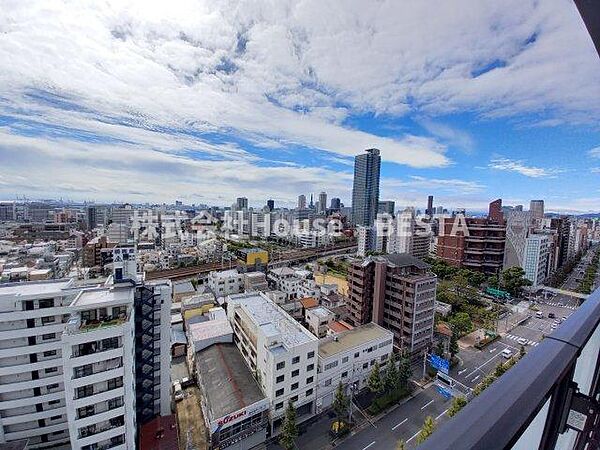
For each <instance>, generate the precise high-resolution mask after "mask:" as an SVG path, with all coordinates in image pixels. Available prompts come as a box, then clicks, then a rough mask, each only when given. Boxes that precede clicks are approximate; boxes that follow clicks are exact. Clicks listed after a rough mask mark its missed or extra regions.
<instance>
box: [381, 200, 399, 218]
mask: <svg viewBox="0 0 600 450" xmlns="http://www.w3.org/2000/svg"><path fill="white" fill-rule="evenodd" d="M395 210H396V202H394V201H393V200H385V201H381V202H379V203H378V204H377V213H386V214H391V215H394V212H395Z"/></svg>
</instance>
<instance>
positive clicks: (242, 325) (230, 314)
mask: <svg viewBox="0 0 600 450" xmlns="http://www.w3.org/2000/svg"><path fill="white" fill-rule="evenodd" d="M227 305H228V306H227V318H228V320H229V321H230V323H231V324H232V327H233V332H234V336H233V339H234V343H235V344H236V345H237V347H238V348H239V350H240V352H241V353H242V355H243V357H244V360H245V361H246V364H247V365H248V366H249V368H250V370H251V371H252V373H254V374H256V379H257V381H258V384H259V386H260V388H261V390H262V392H263V394H264V395H265V396H266V397H267V398H268V400H269V410H270V414H269V415H270V417H269V423H270V427H271V430H272V432H277V428H278V427H279V426H280V425H281V423H282V420H283V415H284V411H285V406H286V404H287V402H288V401H289V400H291V401H292V402H294V406H295V408H296V414H297V415H298V419H299V420H300V421H301V420H302V419H303V418H306V417H308V416H310V415H312V414H313V413H314V410H315V399H316V382H317V353H318V339H317V338H316V337H315V336H313V335H312V334H311V333H309V332H308V330H306V329H305V328H303V327H302V326H301V325H300V324H299V323H298V322H296V320H294V319H293V318H292V317H291V316H289V315H288V314H287V313H286V312H285V311H284V310H283V309H281V308H280V307H279V306H277V305H276V304H275V303H273V302H272V301H271V300H270V299H269V298H268V297H267V296H266V295H265V294H263V293H245V294H239V295H230V296H229V297H227Z"/></svg>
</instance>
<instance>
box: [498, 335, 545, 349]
mask: <svg viewBox="0 0 600 450" xmlns="http://www.w3.org/2000/svg"><path fill="white" fill-rule="evenodd" d="M505 337H506V338H507V339H510V340H512V341H518V340H519V339H522V338H521V336H515V335H514V334H507V335H506V336H505ZM523 339H524V338H523ZM527 344H528V345H531V346H532V347H535V346H537V345H538V344H539V342H535V341H530V340H529V339H527Z"/></svg>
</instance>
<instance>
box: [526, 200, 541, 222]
mask: <svg viewBox="0 0 600 450" xmlns="http://www.w3.org/2000/svg"><path fill="white" fill-rule="evenodd" d="M529 214H530V216H531V220H532V221H535V222H536V224H537V223H539V222H540V221H541V220H542V219H543V218H544V200H531V202H529Z"/></svg>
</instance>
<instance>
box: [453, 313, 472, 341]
mask: <svg viewBox="0 0 600 450" xmlns="http://www.w3.org/2000/svg"><path fill="white" fill-rule="evenodd" d="M448 322H449V323H450V326H451V327H452V330H453V331H454V332H455V333H458V335H459V336H462V335H464V334H467V333H470V332H471V331H472V330H473V322H471V318H470V317H469V315H468V314H467V313H465V312H459V313H456V314H454V316H452V317H450V319H448Z"/></svg>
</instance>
